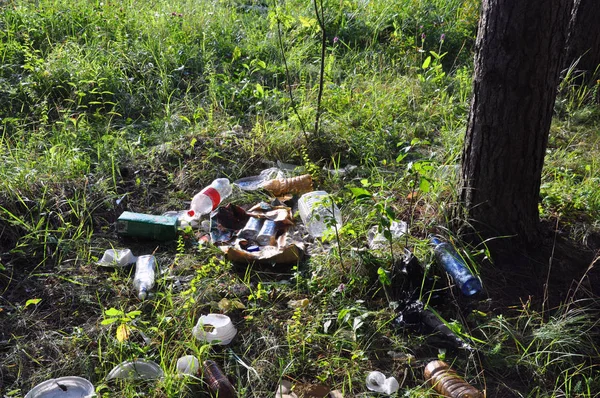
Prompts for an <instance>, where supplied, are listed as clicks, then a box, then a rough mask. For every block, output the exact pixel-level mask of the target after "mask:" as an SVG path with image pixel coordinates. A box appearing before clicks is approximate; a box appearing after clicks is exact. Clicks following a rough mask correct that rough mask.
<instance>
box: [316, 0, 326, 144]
mask: <svg viewBox="0 0 600 398" xmlns="http://www.w3.org/2000/svg"><path fill="white" fill-rule="evenodd" d="M319 3H320V5H321V15H319V8H318V7H317V0H313V4H314V7H315V14H316V15H317V21H319V26H320V27H321V70H320V72H319V94H318V96H317V115H316V117H315V132H314V134H315V137H317V138H318V137H319V119H320V117H321V98H322V97H323V80H324V79H323V77H324V75H325V46H326V45H327V35H326V32H325V16H324V11H323V0H319Z"/></svg>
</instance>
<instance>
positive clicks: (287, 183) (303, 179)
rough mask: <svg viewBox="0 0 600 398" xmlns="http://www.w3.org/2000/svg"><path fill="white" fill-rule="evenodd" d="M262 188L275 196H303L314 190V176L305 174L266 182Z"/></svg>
mask: <svg viewBox="0 0 600 398" xmlns="http://www.w3.org/2000/svg"><path fill="white" fill-rule="evenodd" d="M262 187H263V188H264V189H266V190H267V191H269V192H271V193H272V194H273V195H275V196H281V195H285V194H287V193H290V194H301V193H306V192H310V191H312V190H313V184H312V176H311V175H310V174H304V175H301V176H298V177H290V178H278V179H273V180H269V181H265V182H264V183H263V184H262Z"/></svg>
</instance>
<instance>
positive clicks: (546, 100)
mask: <svg viewBox="0 0 600 398" xmlns="http://www.w3.org/2000/svg"><path fill="white" fill-rule="evenodd" d="M571 4H572V0H552V1H546V0H528V1H523V0H483V4H482V10H481V18H480V21H479V28H478V33H477V41H476V55H475V77H474V81H473V94H474V97H473V100H472V103H471V110H470V114H469V120H468V127H467V133H466V137H465V143H464V147H463V154H462V157H463V158H462V170H461V180H460V183H461V185H460V186H461V190H460V202H461V203H462V208H461V210H462V214H461V215H462V217H463V220H466V222H467V223H469V224H470V225H471V227H472V228H474V229H475V231H477V232H478V233H480V234H481V235H482V237H484V238H489V237H497V236H514V237H515V238H514V239H511V241H512V242H515V241H520V242H531V241H533V240H534V239H535V237H536V236H537V231H538V224H539V212H538V202H539V190H540V182H541V173H542V165H543V162H544V154H545V152H546V145H547V142H548V134H549V130H550V122H551V119H552V110H553V105H554V101H555V99H556V90H557V84H558V78H559V69H560V66H561V54H562V53H564V51H563V49H564V46H565V42H566V30H567V26H568V20H569V15H570V7H569V6H570V5H571Z"/></svg>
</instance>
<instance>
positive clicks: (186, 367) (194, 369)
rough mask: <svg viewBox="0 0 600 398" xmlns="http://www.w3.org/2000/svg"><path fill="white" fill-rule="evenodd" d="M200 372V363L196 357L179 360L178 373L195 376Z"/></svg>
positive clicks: (190, 356)
mask: <svg viewBox="0 0 600 398" xmlns="http://www.w3.org/2000/svg"><path fill="white" fill-rule="evenodd" d="M198 370H200V361H199V360H198V358H196V357H195V356H194V355H185V356H182V357H181V358H179V359H178V360H177V373H178V374H181V375H191V376H195V375H197V374H198Z"/></svg>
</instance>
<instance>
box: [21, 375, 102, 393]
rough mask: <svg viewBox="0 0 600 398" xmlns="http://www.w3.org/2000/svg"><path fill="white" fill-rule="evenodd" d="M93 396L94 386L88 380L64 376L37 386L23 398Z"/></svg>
mask: <svg viewBox="0 0 600 398" xmlns="http://www.w3.org/2000/svg"><path fill="white" fill-rule="evenodd" d="M95 396H96V393H95V392H94V385H93V384H92V383H90V381H89V380H86V379H84V378H82V377H77V376H66V377H59V378H58V379H50V380H46V381H45V382H43V383H40V384H38V385H37V386H35V387H33V389H31V391H29V392H28V393H27V395H25V398H88V397H95Z"/></svg>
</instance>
